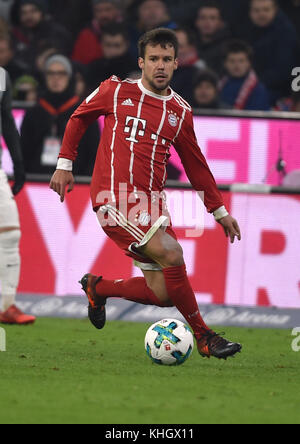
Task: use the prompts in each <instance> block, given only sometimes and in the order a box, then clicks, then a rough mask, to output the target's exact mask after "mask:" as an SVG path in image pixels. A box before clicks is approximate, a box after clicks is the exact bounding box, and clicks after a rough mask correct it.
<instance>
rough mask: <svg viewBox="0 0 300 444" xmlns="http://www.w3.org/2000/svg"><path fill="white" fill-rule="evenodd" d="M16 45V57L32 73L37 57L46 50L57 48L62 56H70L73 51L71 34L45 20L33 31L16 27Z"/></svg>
mask: <svg viewBox="0 0 300 444" xmlns="http://www.w3.org/2000/svg"><path fill="white" fill-rule="evenodd" d="M12 34H13V40H14V43H15V48H16V52H15V57H16V59H17V60H19V62H20V63H23V64H26V65H27V67H28V71H29V72H31V70H32V67H33V66H34V62H35V59H36V57H37V55H38V54H39V53H40V52H41V51H42V50H44V49H48V48H55V49H57V51H58V52H59V53H61V54H65V55H69V54H70V52H71V49H72V38H71V34H70V33H69V32H68V31H67V30H66V29H65V28H64V27H63V26H61V25H60V24H58V23H55V22H54V21H52V20H46V19H45V20H43V21H42V22H41V23H40V24H39V25H38V26H37V27H36V28H34V29H32V30H28V29H23V28H22V27H18V26H17V27H15V28H13V30H12Z"/></svg>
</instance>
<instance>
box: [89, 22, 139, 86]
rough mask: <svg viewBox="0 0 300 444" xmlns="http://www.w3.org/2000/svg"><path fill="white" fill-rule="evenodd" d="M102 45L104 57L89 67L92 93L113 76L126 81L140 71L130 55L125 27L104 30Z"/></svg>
mask: <svg viewBox="0 0 300 444" xmlns="http://www.w3.org/2000/svg"><path fill="white" fill-rule="evenodd" d="M101 45H102V50H103V57H101V58H100V59H98V60H95V61H94V62H93V63H91V64H90V65H89V74H88V84H89V87H91V90H92V91H94V90H95V89H96V88H97V87H98V86H99V85H100V83H101V82H103V81H104V80H106V79H107V78H109V77H111V76H112V75H116V76H117V77H119V78H120V79H122V80H124V79H126V78H127V77H128V76H129V74H130V73H131V72H133V71H136V70H137V69H138V66H137V62H136V61H134V60H133V58H132V57H131V55H130V53H129V38H128V33H127V30H126V28H125V27H124V26H122V25H120V24H116V23H115V24H111V25H108V26H106V27H105V28H103V31H102V37H101Z"/></svg>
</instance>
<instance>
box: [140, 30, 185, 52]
mask: <svg viewBox="0 0 300 444" xmlns="http://www.w3.org/2000/svg"><path fill="white" fill-rule="evenodd" d="M148 45H151V46H157V45H160V46H161V47H162V48H167V46H172V47H173V48H174V50H175V58H177V56H178V40H177V36H176V34H175V32H174V31H172V30H171V29H167V28H157V29H153V30H152V31H149V32H146V34H144V35H143V36H142V37H141V38H140V40H139V43H138V46H139V56H140V57H141V58H142V59H144V58H145V53H146V47H147V46H148Z"/></svg>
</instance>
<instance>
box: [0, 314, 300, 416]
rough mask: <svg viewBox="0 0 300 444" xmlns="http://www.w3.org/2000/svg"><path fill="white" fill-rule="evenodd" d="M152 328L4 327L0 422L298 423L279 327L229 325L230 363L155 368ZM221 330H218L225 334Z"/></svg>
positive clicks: (287, 346) (297, 387) (197, 361)
mask: <svg viewBox="0 0 300 444" xmlns="http://www.w3.org/2000/svg"><path fill="white" fill-rule="evenodd" d="M148 327H149V325H148V324H147V325H146V324H139V323H127V322H108V323H107V326H106V327H105V329H104V330H102V331H100V332H98V331H97V330H95V329H94V328H93V327H92V326H91V325H90V324H89V322H88V321H87V320H69V319H68V320H64V319H38V321H37V323H36V325H34V326H30V327H25V328H24V327H23V328H22V327H13V326H11V327H8V326H7V327H6V328H5V330H6V334H7V351H6V352H2V353H0V371H1V378H0V393H1V403H0V423H1V424H39V423H42V424H45V423H46V424H49V423H50V424H53V423H55V424H56V423H58V424H61V423H67V424H74V423H100V424H131V423H133V424H135V423H137V424H143V423H144V424H163V423H166V424H203V423H204V424H206V423H268V424H270V423H299V422H300V395H299V393H300V377H299V367H300V366H299V364H300V352H299V353H296V352H293V351H292V349H291V342H292V339H293V338H292V336H291V332H290V331H286V330H258V329H257V330H254V329H242V328H226V329H225V330H226V337H228V338H229V339H231V340H238V341H240V342H242V343H243V346H244V350H243V353H242V354H239V355H238V356H237V357H236V358H235V359H231V360H228V361H226V362H225V361H218V360H216V359H211V360H205V359H203V358H201V357H200V356H199V355H198V353H197V352H196V350H195V351H194V353H193V355H192V357H191V358H190V359H189V360H188V361H187V362H186V363H185V364H184V365H183V366H181V367H162V366H158V365H156V364H152V363H151V361H150V359H149V358H148V357H147V355H146V353H145V351H144V344H143V342H144V335H145V333H146V330H147V328H148ZM222 330H223V329H219V328H218V329H217V331H222Z"/></svg>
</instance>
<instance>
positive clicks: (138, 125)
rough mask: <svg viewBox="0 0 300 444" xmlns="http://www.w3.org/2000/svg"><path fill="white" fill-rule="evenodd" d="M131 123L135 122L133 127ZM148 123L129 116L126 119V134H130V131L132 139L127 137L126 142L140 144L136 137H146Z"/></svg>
mask: <svg viewBox="0 0 300 444" xmlns="http://www.w3.org/2000/svg"><path fill="white" fill-rule="evenodd" d="M130 122H133V124H132V126H129V124H130ZM146 125H147V121H146V120H143V119H138V118H137V117H131V116H128V117H127V118H126V126H125V129H124V132H125V133H126V134H129V133H130V131H131V133H130V137H127V138H126V140H128V141H129V142H132V143H138V142H139V141H138V140H137V139H136V136H137V135H139V136H140V137H144V136H145V129H146Z"/></svg>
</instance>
